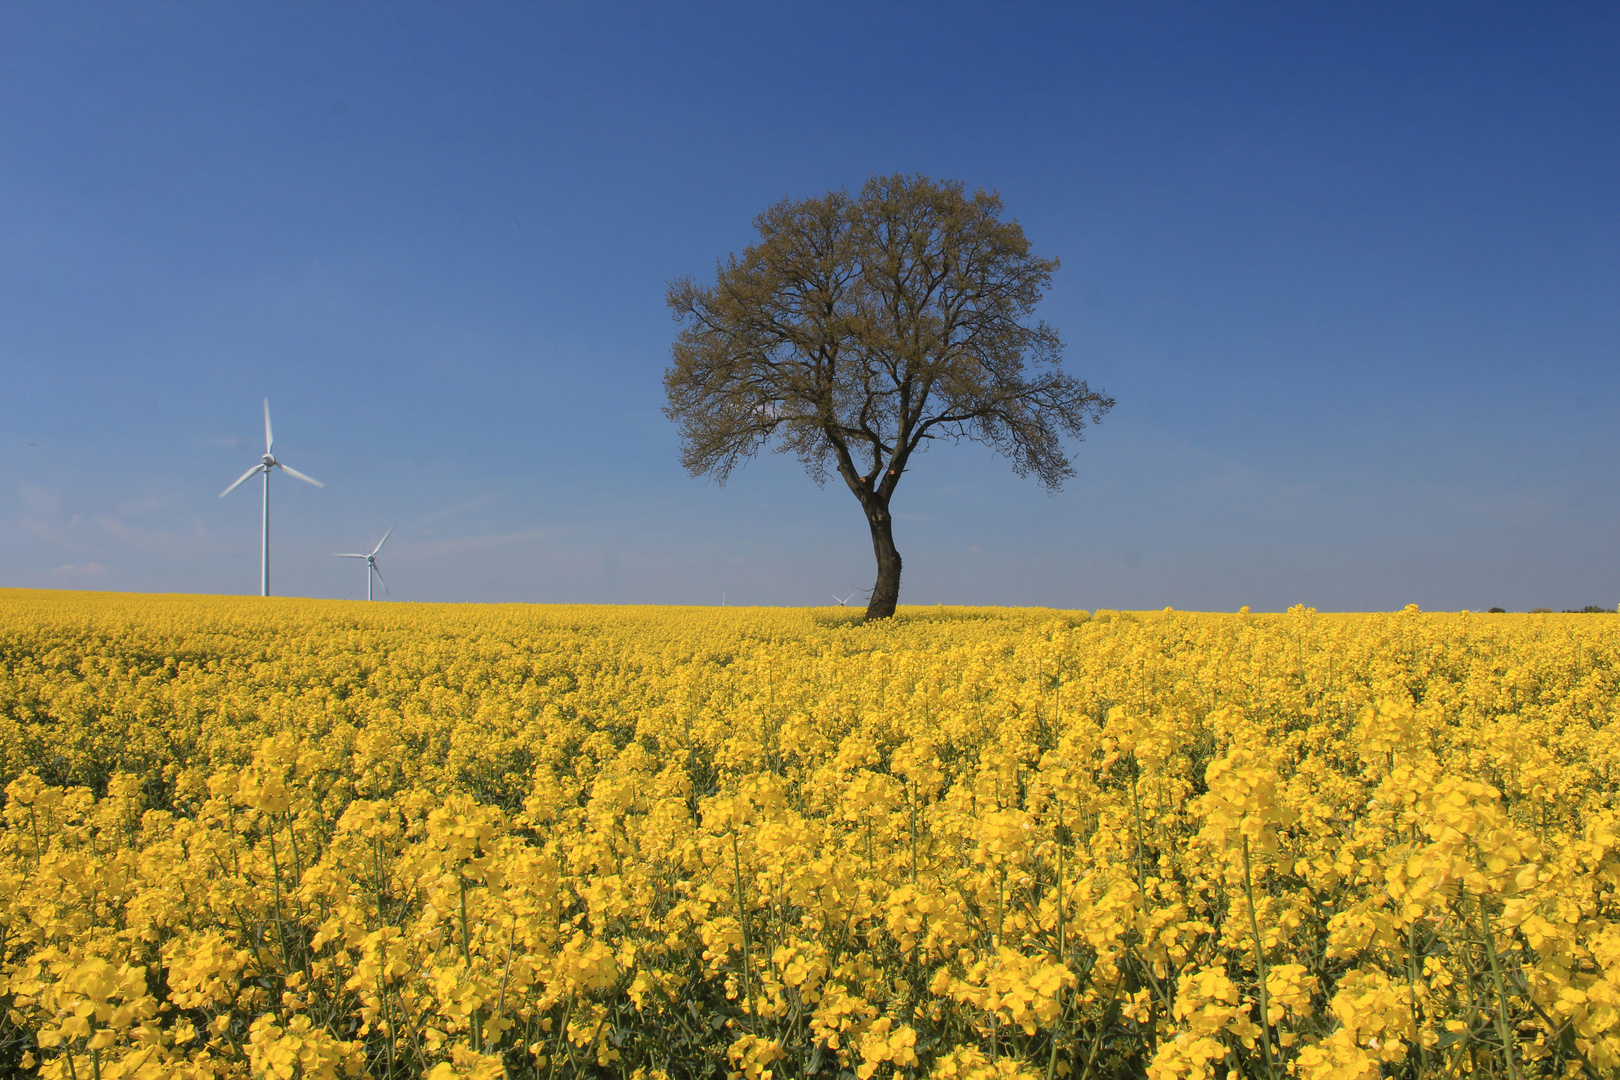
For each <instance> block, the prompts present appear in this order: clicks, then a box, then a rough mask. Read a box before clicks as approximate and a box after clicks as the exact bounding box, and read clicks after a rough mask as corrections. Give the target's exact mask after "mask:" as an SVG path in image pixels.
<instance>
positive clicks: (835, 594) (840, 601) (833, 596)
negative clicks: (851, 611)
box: [832, 591, 855, 607]
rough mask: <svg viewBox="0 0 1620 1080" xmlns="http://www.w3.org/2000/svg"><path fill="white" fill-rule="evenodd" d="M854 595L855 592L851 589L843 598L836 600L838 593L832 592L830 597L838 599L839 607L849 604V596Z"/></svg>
mask: <svg viewBox="0 0 1620 1080" xmlns="http://www.w3.org/2000/svg"><path fill="white" fill-rule="evenodd" d="M854 595H855V592H854V591H851V592H850V594H849V596H846V597H844V598H843V599H842V600H838V594H837V593H833V594H832V598H833V599H834V600H838V606H839V607H848V606H849V601H850V598H851V597H853V596H854Z"/></svg>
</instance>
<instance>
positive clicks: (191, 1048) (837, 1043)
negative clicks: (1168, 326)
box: [0, 591, 1620, 1080]
mask: <svg viewBox="0 0 1620 1080" xmlns="http://www.w3.org/2000/svg"><path fill="white" fill-rule="evenodd" d="M1617 689H1620V618H1615V617H1612V616H1602V615H1565V616H1559V615H1531V616H1505V615H1471V614H1467V613H1464V614H1461V615H1430V614H1423V613H1421V612H1418V611H1416V610H1415V609H1408V610H1406V611H1404V612H1397V613H1395V614H1392V615H1356V616H1348V615H1347V616H1330V615H1320V614H1318V613H1316V612H1314V611H1311V610H1309V609H1305V608H1296V609H1294V610H1291V611H1289V612H1287V613H1285V614H1280V615H1251V614H1248V613H1242V614H1238V615H1196V614H1181V613H1174V612H1162V613H1152V614H1130V613H1124V614H1122V613H1115V612H1098V613H1096V614H1095V615H1093V616H1088V615H1086V614H1085V613H1078V612H1076V613H1063V612H1053V611H1030V610H968V609H946V608H938V609H924V608H918V609H908V610H902V612H901V614H900V616H899V617H897V618H896V619H894V620H892V621H890V622H889V623H886V624H883V625H874V626H863V625H859V624H857V623H855V622H854V621H852V619H851V618H850V617H849V616H848V615H847V613H844V612H840V611H837V610H829V611H805V610H774V611H773V610H737V609H730V610H715V609H653V608H586V607H538V608H537V607H520V606H501V607H464V606H445V607H437V606H409V605H398V604H391V605H376V606H372V605H358V604H347V603H337V602H317V601H288V600H261V599H253V600H236V599H219V598H189V597H114V596H95V595H85V594H76V595H68V594H50V593H32V592H23V591H0V787H3V788H4V792H5V799H4V808H3V820H0V896H3V903H0V1014H3V1018H0V1074H5V1075H37V1076H40V1077H49V1078H52V1080H56V1078H69V1080H113V1078H121V1077H189V1078H199V1080H200V1078H203V1077H244V1078H245V1077H267V1078H269V1077H274V1078H278V1080H299V1078H306V1077H308V1078H314V1077H322V1078H326V1077H331V1078H337V1077H359V1076H371V1077H379V1078H380V1077H428V1078H430V1080H451V1078H456V1077H465V1078H482V1080H494V1078H497V1077H514V1078H516V1077H536V1078H541V1077H543V1078H545V1080H558V1078H572V1077H585V1076H591V1077H623V1078H626V1080H652V1078H656V1077H683V1078H684V1077H700V1076H702V1077H707V1076H720V1075H725V1076H730V1077H732V1078H734V1080H741V1078H748V1080H785V1078H789V1077H816V1076H821V1077H828V1078H832V1077H837V1076H843V1075H848V1076H853V1077H856V1078H858V1080H871V1078H873V1077H879V1078H881V1077H888V1076H903V1077H907V1078H913V1077H916V1078H921V1077H939V1078H947V1077H949V1078H962V1080H988V1078H1006V1080H1052V1078H1054V1077H1082V1076H1083V1077H1090V1076H1110V1077H1112V1076H1145V1077H1149V1078H1152V1080H1171V1078H1178V1080H1179V1078H1213V1077H1238V1076H1243V1077H1256V1078H1258V1077H1265V1078H1267V1080H1282V1078H1284V1077H1303V1078H1311V1080H1338V1078H1345V1080H1348V1078H1352V1077H1355V1078H1360V1077H1366V1078H1372V1077H1387V1076H1402V1077H1429V1076H1433V1077H1461V1076H1469V1077H1485V1076H1490V1077H1503V1078H1510V1080H1520V1078H1531V1077H1551V1076H1558V1077H1565V1076H1568V1077H1575V1076H1586V1077H1592V1078H1596V1077H1602V1076H1611V1075H1615V1073H1616V1071H1617V1070H1620V897H1617V889H1620V807H1617V806H1616V784H1617V781H1620V735H1617V731H1620V729H1617V719H1616V708H1617Z"/></svg>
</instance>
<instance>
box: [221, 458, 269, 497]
mask: <svg viewBox="0 0 1620 1080" xmlns="http://www.w3.org/2000/svg"><path fill="white" fill-rule="evenodd" d="M262 468H264V466H263V465H262V464H261V465H255V466H253V468H251V469H249V470H248V471H247V472H245V473H243V474H242V475H241V476H238V477H237V478H236V483H234V484H232V485H231V486H230V487H228V488H226V489H225V490H224V491H222V492H220V493H219V497H220V498H222V499H223V498H224V497H225V496H227V495H229V494H230V493H231V492H233V491H235V490H236V489H237V488H238V487H240V486H241V484H242V481H244V480H246V479H247V478H248V477H250V476H252V475H253V474H254V473H256V472H258V471H259V470H260V469H262Z"/></svg>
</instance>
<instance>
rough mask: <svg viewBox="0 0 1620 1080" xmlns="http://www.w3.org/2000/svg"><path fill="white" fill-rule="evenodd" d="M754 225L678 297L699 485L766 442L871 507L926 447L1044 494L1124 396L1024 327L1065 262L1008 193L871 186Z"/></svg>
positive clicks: (1042, 330) (681, 388)
mask: <svg viewBox="0 0 1620 1080" xmlns="http://www.w3.org/2000/svg"><path fill="white" fill-rule="evenodd" d="M754 224H755V227H756V228H757V229H758V231H759V236H760V239H759V242H758V243H757V244H755V245H753V246H751V247H749V248H748V249H746V250H745V251H744V252H743V254H742V255H741V257H738V256H736V255H732V256H730V257H728V258H727V259H724V260H722V261H721V262H720V264H719V267H718V274H717V276H716V280H715V282H714V284H712V285H708V286H704V285H699V284H698V283H697V282H695V281H693V280H692V279H691V278H682V279H679V280H677V281H675V282H673V283H672V284H671V286H670V289H669V296H668V302H669V305H670V307H671V308H672V309H673V311H674V314H675V317H676V319H677V320H679V321H680V322H681V323H682V328H681V330H680V333H679V335H678V337H677V339H676V341H675V344H674V347H673V350H672V352H673V363H672V364H671V365H670V367H669V368H668V370H667V371H666V373H665V376H664V386H665V390H666V392H667V394H668V405H667V407H666V409H665V412H666V414H667V415H668V416H669V417H670V418H671V419H672V420H675V421H676V422H677V423H679V425H680V431H681V442H682V457H681V460H682V464H684V465H685V466H686V468H687V469H688V470H689V471H690V472H691V473H692V474H693V475H704V474H708V475H712V476H714V477H715V478H716V479H718V480H719V481H721V482H722V483H723V482H724V481H725V480H726V478H727V477H728V476H729V475H730V473H731V471H732V470H733V469H734V468H736V467H737V465H738V464H740V463H741V462H743V461H745V460H747V459H748V458H750V457H752V456H753V455H754V454H756V453H758V452H759V450H760V449H761V448H763V447H765V446H766V445H771V446H772V448H773V449H774V450H776V451H778V452H791V453H793V454H795V455H797V456H798V458H799V459H800V461H801V462H803V463H804V465H805V467H806V469H807V470H808V471H809V473H810V474H811V476H812V477H814V478H815V479H816V481H817V482H818V483H820V482H823V481H824V480H825V479H826V476H827V472H828V469H829V467H831V468H834V469H836V470H837V471H838V473H839V474H840V475H841V476H843V478H844V479H845V481H846V482H847V483H848V484H849V486H850V487H851V489H852V490H854V491H855V492H856V494H857V496H859V497H860V498H861V501H862V503H863V505H866V506H867V508H868V510H869V512H870V511H871V510H872V508H873V507H874V505H885V504H886V503H887V501H888V497H889V495H890V494H891V493H892V492H893V490H894V487H895V485H896V484H897V483H898V481H899V478H900V476H901V475H902V474H903V473H904V472H905V470H906V468H907V465H908V463H909V461H910V459H911V457H912V455H913V454H915V453H917V452H918V451H919V450H921V449H922V448H923V446H924V445H925V443H926V441H927V440H930V439H937V438H947V439H951V440H962V439H967V440H970V441H973V442H978V443H981V444H983V445H986V446H989V447H991V448H992V449H994V450H996V451H998V452H999V453H1001V454H1004V455H1005V456H1007V457H1008V458H1010V459H1011V461H1012V464H1013V468H1014V470H1015V471H1016V472H1017V473H1018V474H1019V475H1021V476H1023V475H1033V476H1035V477H1036V478H1037V479H1039V480H1040V481H1041V483H1042V484H1044V485H1045V486H1046V487H1047V488H1048V489H1049V490H1054V491H1055V490H1056V489H1057V488H1059V487H1060V486H1061V484H1062V482H1063V480H1064V479H1065V478H1066V477H1068V476H1071V475H1073V469H1072V468H1071V466H1070V464H1069V459H1068V457H1067V455H1066V454H1065V452H1064V448H1063V441H1062V437H1063V436H1064V435H1065V434H1066V435H1068V436H1070V437H1072V438H1075V439H1079V438H1081V437H1083V430H1084V428H1085V425H1086V423H1087V422H1095V421H1096V420H1097V419H1099V418H1100V417H1101V416H1102V414H1103V413H1105V412H1106V411H1107V410H1108V409H1109V408H1110V407H1111V406H1112V405H1113V401H1112V399H1110V398H1108V397H1106V396H1105V395H1104V394H1102V393H1100V392H1098V391H1094V390H1092V389H1091V388H1090V387H1089V386H1088V385H1087V384H1086V382H1085V380H1083V379H1076V378H1074V377H1073V376H1071V375H1069V374H1067V373H1065V372H1064V371H1063V369H1062V364H1061V353H1062V350H1063V342H1062V341H1061V340H1060V339H1059V337H1058V333H1057V331H1056V330H1055V329H1054V328H1052V327H1050V326H1048V325H1047V324H1046V323H1044V322H1040V321H1038V320H1037V321H1032V320H1031V316H1032V314H1033V312H1034V310H1035V307H1036V305H1037V303H1038V302H1039V301H1040V299H1041V297H1042V295H1043V293H1044V291H1045V290H1046V288H1047V287H1048V286H1049V284H1050V282H1051V277H1052V272H1053V271H1054V270H1056V269H1057V266H1058V263H1057V260H1056V259H1043V258H1039V257H1037V256H1035V255H1033V254H1031V252H1030V249H1029V243H1028V241H1027V240H1026V239H1025V237H1024V233H1023V230H1022V228H1020V227H1019V225H1018V222H1017V221H1015V220H1013V221H1008V220H1003V219H1002V203H1001V198H1000V196H998V195H996V194H994V193H987V192H984V191H982V190H981V191H977V192H975V193H974V194H973V195H972V196H971V197H970V196H968V195H966V194H965V192H964V190H963V186H962V184H961V183H959V182H954V181H945V182H938V183H936V182H934V181H931V180H929V179H927V178H925V177H908V176H899V175H896V176H886V177H877V176H874V177H873V178H872V179H870V180H869V181H868V182H867V183H866V185H865V186H864V188H863V189H862V190H861V193H860V195H859V197H856V198H852V197H851V196H850V195H849V194H848V193H846V192H844V191H831V192H828V193H827V194H826V195H824V196H822V197H820V198H812V199H801V200H792V199H789V200H784V201H782V202H780V203H777V204H776V205H775V206H772V207H770V208H768V209H767V210H765V211H764V212H763V213H762V214H760V215H759V217H758V218H757V219H756V221H755V223H754Z"/></svg>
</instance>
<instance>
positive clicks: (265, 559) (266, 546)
mask: <svg viewBox="0 0 1620 1080" xmlns="http://www.w3.org/2000/svg"><path fill="white" fill-rule="evenodd" d="M275 444H276V437H275V435H274V434H273V433H272V432H271V430H270V399H269V398H265V399H264V457H262V458H260V459H259V463H258V464H257V465H255V466H253V468H251V469H249V470H248V471H247V472H245V473H243V474H242V475H241V476H238V477H237V478H236V482H235V483H234V484H232V485H231V486H230V487H228V488H226V489H225V490H224V491H222V492H220V493H219V497H220V498H222V499H223V498H224V497H225V496H227V495H229V494H230V493H231V492H233V491H235V490H236V489H237V488H238V487H240V486H241V485H242V483H243V481H245V480H247V479H248V477H250V476H252V475H253V474H254V473H256V472H262V473H264V535H263V537H262V538H261V540H260V542H259V595H260V596H269V595H270V470H271V469H280V470H281V471H282V472H284V473H286V474H287V475H288V476H291V477H293V478H294V479H297V480H302V481H303V482H304V483H306V484H314V485H315V486H316V487H325V486H326V485H325V484H323V483H321V482H320V481H319V480H317V479H315V478H314V477H313V476H305V475H304V474H303V473H301V472H299V471H298V470H297V469H295V468H293V467H292V466H291V465H283V464H282V463H281V462H279V461H277V460H276V456H275V454H273V453H271V450H272V449H273V448H274V447H275ZM378 546H379V547H381V546H382V545H380V544H379V545H378Z"/></svg>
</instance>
